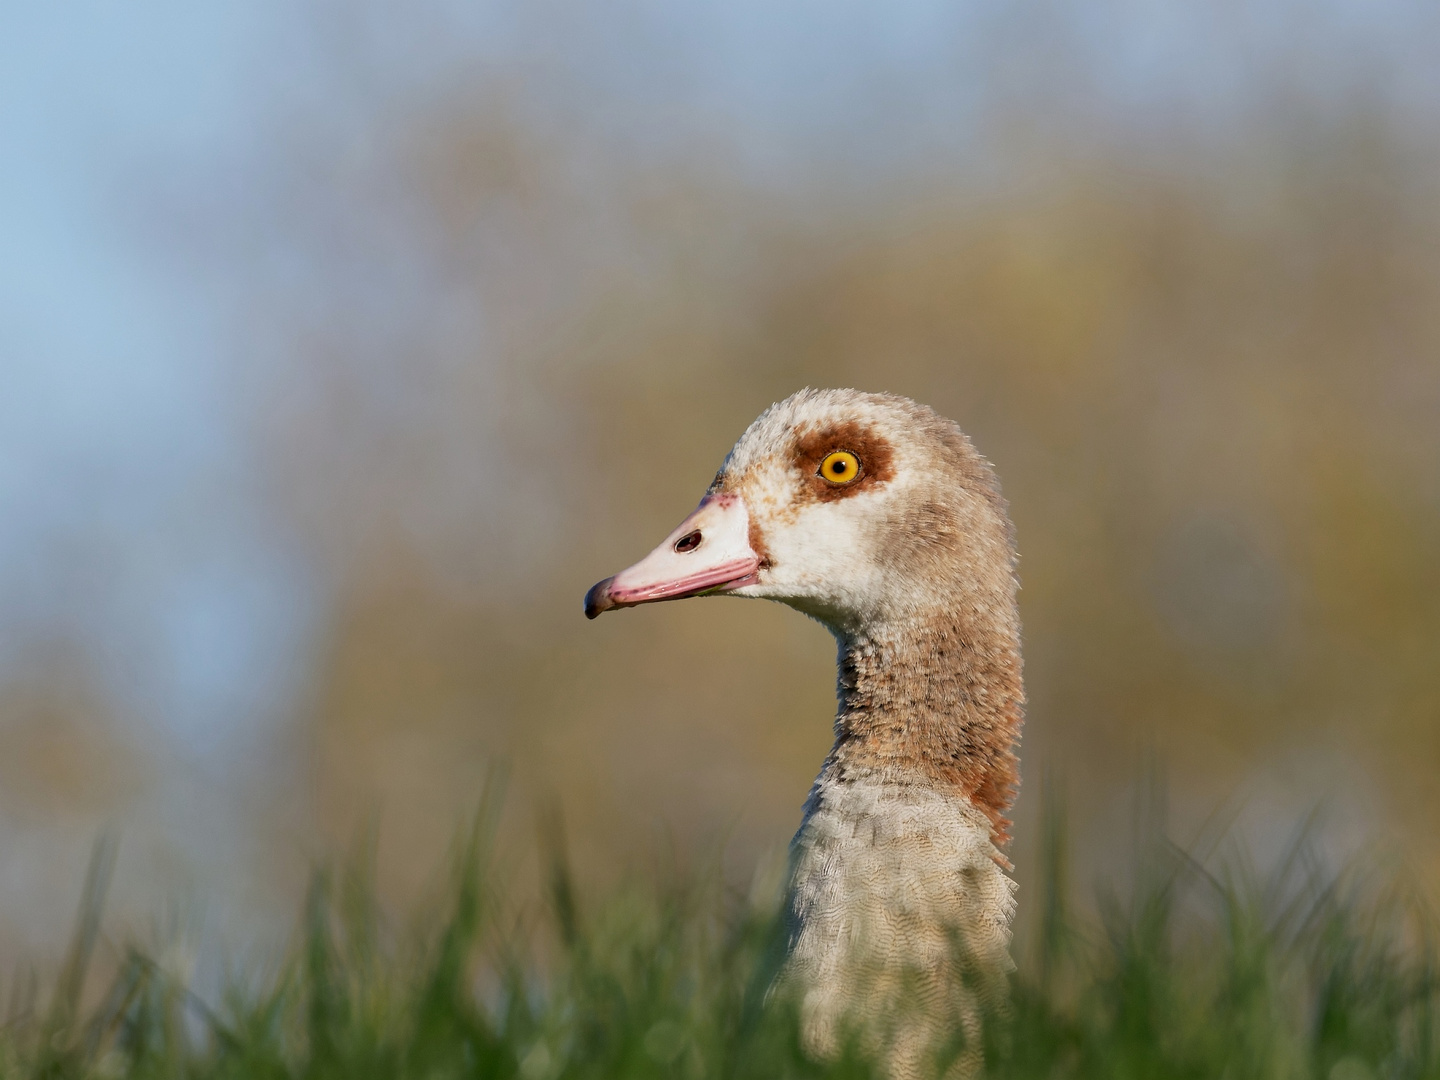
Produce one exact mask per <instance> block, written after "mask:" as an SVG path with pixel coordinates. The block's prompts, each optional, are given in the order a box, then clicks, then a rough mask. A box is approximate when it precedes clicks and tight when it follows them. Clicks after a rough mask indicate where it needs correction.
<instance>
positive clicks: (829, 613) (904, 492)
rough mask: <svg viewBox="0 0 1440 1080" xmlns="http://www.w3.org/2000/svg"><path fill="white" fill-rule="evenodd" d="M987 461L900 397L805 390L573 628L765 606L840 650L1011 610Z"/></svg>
mask: <svg viewBox="0 0 1440 1080" xmlns="http://www.w3.org/2000/svg"><path fill="white" fill-rule="evenodd" d="M1012 552H1013V546H1012V542H1011V539H1010V528H1009V522H1008V519H1007V517H1006V514H1005V506H1004V502H1003V500H1002V499H1001V498H1000V495H999V491H998V488H997V486H996V484H995V481H994V479H993V474H992V472H991V470H990V467H989V465H988V463H986V462H985V460H984V459H983V458H982V457H981V456H980V455H979V454H978V453H977V452H976V451H975V449H974V448H973V446H972V445H971V444H970V441H969V440H968V439H967V438H966V437H965V435H963V434H962V433H961V432H960V429H959V428H958V427H957V426H956V425H955V424H954V423H952V422H951V421H949V420H946V419H944V418H943V417H941V416H939V415H938V414H936V413H935V412H933V411H932V410H931V409H929V408H927V407H925V406H923V405H919V404H917V403H915V402H913V401H911V400H909V399H908V398H902V397H896V396H893V395H889V394H870V393H862V392H859V391H855V390H802V391H801V392H799V393H797V394H795V395H793V396H791V397H789V398H787V399H786V400H784V401H782V402H780V403H778V404H776V405H773V406H771V407H770V408H769V409H767V410H766V411H765V412H764V413H762V414H761V416H760V417H759V418H758V419H756V420H755V422H754V423H753V424H751V425H750V427H749V428H748V429H747V430H746V432H745V433H744V434H743V435H742V436H741V437H740V439H739V441H738V442H737V443H736V444H735V446H734V448H733V449H732V450H731V451H730V453H729V455H728V456H727V457H726V459H725V462H724V464H723V465H722V466H721V468H720V471H719V472H718V473H717V474H716V476H715V479H714V481H713V483H712V484H711V485H710V488H709V490H708V491H707V492H706V494H705V497H704V498H703V499H702V500H701V501H700V505H699V506H698V507H697V508H696V509H695V511H694V512H693V513H691V514H690V515H689V516H688V517H686V518H685V520H684V521H682V522H681V523H680V524H679V525H678V526H676V527H675V529H674V530H673V531H672V532H671V533H670V535H669V536H667V537H666V538H665V539H664V541H662V542H661V544H660V545H659V546H658V547H656V548H655V550H654V551H652V552H651V553H650V554H649V555H647V556H646V557H645V558H643V559H641V560H640V561H639V562H637V563H636V564H635V565H633V566H631V567H629V568H628V569H626V570H622V571H621V572H620V573H618V574H616V575H614V576H613V577H609V578H606V579H605V580H604V581H601V582H599V583H597V584H596V585H595V586H594V587H593V588H591V589H590V591H589V593H588V594H587V595H586V597H585V614H586V615H587V616H589V617H590V618H592V619H593V618H595V617H596V616H598V615H599V614H601V613H602V612H605V611H610V610H613V609H616V608H622V607H631V606H634V605H637V604H648V603H654V602H657V601H661V600H678V599H681V598H683V597H691V596H711V595H733V596H741V597H754V598H763V599H769V600H776V601H780V602H782V603H785V604H788V605H790V606H791V607H794V608H796V609H798V610H800V611H802V612H804V613H805V614H807V615H810V616H811V617H813V618H815V619H817V620H819V621H820V622H822V623H824V624H825V625H826V626H828V627H829V628H830V629H831V630H832V631H833V632H834V633H835V634H836V635H837V636H838V637H841V638H842V639H844V638H846V637H852V636H854V635H857V634H861V635H863V634H864V633H865V632H866V631H867V630H868V629H871V628H876V627H881V626H895V625H903V624H906V623H913V622H915V621H917V620H919V621H923V620H924V619H925V618H926V617H927V615H928V614H930V613H933V612H935V611H936V610H937V609H940V608H945V609H950V610H953V609H954V608H955V607H956V606H957V605H960V606H962V607H968V608H972V609H974V608H976V607H977V605H978V607H980V608H987V607H995V606H997V605H998V607H1000V608H1004V609H1007V610H1008V609H1009V608H1010V607H1011V606H1012V605H1013V590H1014V581H1013V556H1012Z"/></svg>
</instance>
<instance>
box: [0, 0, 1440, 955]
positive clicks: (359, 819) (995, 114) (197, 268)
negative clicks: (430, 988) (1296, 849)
mask: <svg viewBox="0 0 1440 1080" xmlns="http://www.w3.org/2000/svg"><path fill="white" fill-rule="evenodd" d="M1437 42H1440V8H1436V7H1434V6H1433V5H1426V4H1415V3H1404V2H1399V0H1376V2H1373V3H1365V4H1360V3H1354V2H1350V3H1345V2H1339V0H1266V2H1262V3H1252V4H1239V3H1213V2H1206V3H1200V2H1195V3H1179V4H1162V5H1156V4H1146V3H1139V2H1135V0H1089V2H1087V3H1085V4H1064V3H1058V2H1055V0H1007V2H1003V3H1001V2H996V0H951V2H949V3H937V2H934V0H891V2H889V3H885V4H861V3H849V2H838V3H837V2H830V3H824V4H821V3H810V2H804V3H797V4H792V5H775V4H770V3H762V2H758V0H731V2H729V3H726V4H700V3H688V4H676V3H660V2H653V0H625V2H622V3H617V4H606V5H584V4H576V3H568V2H565V0H554V2H551V0H542V2H538V3H518V2H516V3H494V4H462V3H446V2H443V0H423V2H417V3H412V4H407V5H382V4H368V3H364V2H356V3H338V2H327V0H305V2H299V3H296V2H292V0H286V2H283V3H282V2H280V0H257V2H252V3H248V4H238V3H232V4H205V5H190V4H181V3H178V2H173V0H171V2H159V0H145V2H139V3H133V4H127V5H121V6H116V5H109V4H101V3H95V2H85V3H80V4H69V5H49V6H45V5H31V6H29V7H28V10H26V9H22V6H21V5H10V6H8V7H7V8H6V9H5V10H4V12H3V13H0V253H3V257H0V964H11V963H13V962H15V961H16V960H17V959H25V960H33V961H36V962H46V961H47V958H50V957H53V956H55V955H57V953H58V949H59V947H60V943H62V942H63V940H64V938H65V936H66V935H67V933H68V930H69V926H70V922H71V919H72V917H73V910H74V904H75V903H76V902H77V901H78V894H79V885H80V881H81V879H82V877H83V873H84V866H85V862H86V858H87V853H88V851H89V848H90V845H91V843H92V841H93V840H94V838H95V836H96V835H97V834H98V833H100V832H101V831H102V830H105V829H110V830H112V831H114V832H116V833H118V835H119V836H120V841H121V843H120V854H119V870H118V873H117V877H116V885H115V890H114V894H113V899H112V905H111V910H112V916H113V918H114V919H116V920H118V921H120V922H121V923H122V924H123V923H124V921H125V920H129V921H131V922H134V923H136V924H142V923H143V922H144V920H145V919H147V918H152V917H157V916H160V915H161V914H163V913H164V912H166V911H172V910H175V909H176V908H177V907H179V908H183V909H185V910H189V911H199V912H201V913H203V914H202V920H203V921H204V923H205V925H206V926H207V928H208V930H207V933H213V934H216V935H219V937H221V938H222V939H224V940H227V941H230V942H238V943H242V944H243V943H245V942H248V941H254V940H267V939H271V938H275V937H277V936H283V934H284V932H285V931H286V929H287V928H288V927H289V926H290V925H291V920H292V918H293V914H294V912H295V910H296V904H297V902H298V898H299V896H300V894H301V892H302V890H303V887H304V882H305V879H306V875H307V874H308V872H309V869H310V868H311V866H312V865H313V864H314V862H315V861H316V860H320V859H325V858H328V857H330V856H331V855H333V853H335V852H337V851H343V850H346V849H347V848H351V847H353V846H354V845H356V844H363V843H364V842H366V841H364V839H363V838H364V837H366V836H373V837H375V838H376V840H375V842H376V844H377V847H376V851H377V853H378V855H377V858H378V868H379V869H378V872H379V876H380V881H381V884H382V887H383V890H384V893H385V896H386V897H387V898H388V899H389V901H390V902H392V903H394V904H396V905H402V906H403V905H405V904H409V903H411V902H413V901H414V899H415V898H416V897H418V896H422V895H424V893H425V891H426V890H427V889H428V888H429V887H430V886H431V885H433V883H434V880H435V874H436V871H437V868H438V866H439V865H440V862H441V859H442V856H443V853H444V851H445V850H446V848H447V846H448V845H449V843H450V841H451V839H452V837H453V835H454V833H455V830H456V828H457V826H458V825H459V824H460V823H461V821H462V820H463V819H464V817H465V816H466V814H468V813H469V812H471V811H472V810H473V809H474V807H475V805H476V803H477V801H478V799H479V797H480V793H481V790H482V788H483V787H484V784H485V778H486V777H487V775H489V774H490V773H491V771H492V770H494V769H496V768H501V769H503V771H504V772H505V774H506V776H507V777H508V781H507V783H508V795H507V798H506V804H505V805H506V812H505V819H504V826H503V836H504V842H505V845H506V851H507V852H508V853H509V854H508V856H507V857H508V858H509V859H511V860H512V863H513V865H514V866H515V867H516V868H517V869H516V875H517V877H516V880H517V881H522V882H523V881H525V880H529V878H527V876H526V875H530V876H532V877H533V874H534V870H535V866H536V864H537V862H538V860H537V858H536V856H535V849H536V844H537V841H536V837H537V835H539V832H540V831H541V825H540V823H541V822H543V821H545V820H547V819H550V818H552V817H554V816H555V815H556V814H557V813H558V814H559V815H560V816H561V817H562V818H563V820H564V822H565V828H566V833H567V836H568V844H569V848H570V851H571V854H572V856H573V857H574V858H575V860H576V863H577V866H578V869H579V872H580V874H581V877H582V880H583V881H584V882H587V883H589V885H590V886H592V887H594V888H597V889H598V888H603V887H604V886H605V885H606V884H607V883H612V882H614V881H616V880H617V879H619V878H620V877H622V876H623V875H625V874H627V873H631V872H633V871H636V870H638V869H643V868H644V867H646V866H649V865H650V864H651V863H653V861H654V860H655V859H656V858H657V853H658V852H663V851H667V850H674V851H678V852H680V853H681V854H682V855H685V854H686V853H698V854H697V856H696V857H698V856H699V855H700V854H704V853H714V852H715V851H717V850H723V852H724V858H725V859H726V865H727V866H728V867H729V868H730V873H731V874H732V877H733V879H734V880H735V881H736V882H737V883H739V884H740V885H743V884H744V883H745V882H746V881H747V880H749V878H748V875H749V874H750V872H751V869H752V868H753V867H754V866H755V865H756V862H757V860H763V859H764V858H767V857H773V855H774V854H775V853H776V852H779V851H783V848H784V845H785V843H786V842H787V841H788V838H789V836H790V834H791V832H792V831H793V829H794V827H795V825H796V824H797V822H798V818H799V808H800V804H801V802H802V801H803V799H804V796H805V793H806V789H807V787H808V785H809V783H810V780H811V779H812V778H813V776H814V774H815V772H816V770H817V768H818V766H819V763H820V761H821V758H822V757H823V755H824V753H825V751H826V749H827V748H828V746H829V742H830V722H831V717H832V713H833V670H832V664H833V645H832V643H831V642H830V640H829V638H828V636H827V635H826V634H825V632H824V631H823V630H822V629H821V628H820V627H819V626H817V625H815V624H813V623H810V622H808V621H806V620H805V619H803V618H801V617H800V616H798V615H796V614H795V613H794V612H791V611H789V610H786V609H783V608H780V607H778V606H773V605H762V604H745V603H741V602H739V601H734V600H728V601H719V600H715V601H708V602H704V603H701V602H694V603H686V604H674V605H662V606H658V607H654V608H647V609H642V610H640V611H634V612H625V613H621V614H619V615H617V616H611V617H607V618H605V619H603V620H600V621H599V622H597V623H594V624H590V623H587V622H586V621H585V620H584V619H583V618H582V617H581V611H580V608H581V604H580V601H581V597H582V595H583V594H584V592H585V590H586V588H587V587H588V586H589V585H590V584H591V583H592V582H594V581H595V580H597V579H599V578H601V577H603V576H605V575H607V574H609V573H611V572H613V571H615V570H617V569H619V568H620V567H622V566H624V565H626V564H628V563H629V562H630V561H633V560H634V559H635V558H636V557H638V556H639V555H641V554H643V553H644V552H646V551H648V550H649V549H650V547H651V546H653V544H654V543H656V542H657V541H658V540H659V538H660V537H662V536H663V535H664V534H665V533H666V532H667V531H668V530H669V529H670V528H671V527H672V526H673V525H674V524H675V523H676V522H677V521H678V520H679V519H680V518H681V517H682V516H683V515H684V514H685V513H686V512H688V510H689V509H690V508H691V507H693V505H694V504H695V502H696V501H697V500H698V499H699V497H700V495H701V494H702V492H703V490H704V488H705V486H706V484H707V483H708V482H709V479H710V477H711V476H712V474H713V472H714V470H715V468H716V467H717V466H718V464H719V462H720V460H721V459H722V457H723V455H724V454H725V452H726V450H727V449H728V448H729V447H730V445H731V443H732V442H733V441H734V439H735V438H736V437H737V436H738V434H739V433H740V432H741V431H742V430H743V429H744V427H745V425H746V424H747V423H748V422H749V421H750V420H751V419H752V418H753V417H754V416H755V415H756V414H757V413H758V412H759V411H760V410H761V409H763V408H764V407H765V406H766V405H768V404H769V403H770V402H772V401H774V400H776V399H778V398H781V397H783V396H785V395H787V394H789V393H791V392H792V391H794V390H796V389H798V388H799V387H801V386H804V385H807V384H809V385H822V386H833V385H842V386H843V385H853V386H858V387H861V388H865V389H874V390H890V391H894V392H897V393H902V394H907V395H910V396H913V397H915V398H918V399H920V400H922V401H925V402H927V403H929V404H931V405H933V406H934V407H935V408H936V409H938V410H939V411H940V412H942V413H944V414H946V415H948V416H950V417H952V418H954V419H956V420H957V421H959V422H960V423H961V425H962V426H963V427H964V428H965V429H966V430H967V431H968V432H969V433H970V434H971V435H972V437H973V438H974V439H975V441H976V442H977V444H978V445H979V447H980V448H981V450H982V451H983V452H984V453H986V454H987V455H988V456H989V457H990V458H991V459H992V460H993V461H994V462H995V464H996V466H997V468H998V470H999V472H1000V476H1001V478H1002V481H1003V483H1004V486H1005V490H1006V494H1007V495H1008V497H1009V499H1010V502H1011V507H1012V511H1013V516H1014V518H1015V521H1016V524H1017V528H1018V535H1019V544H1020V549H1021V553H1022V561H1021V575H1022V580H1023V592H1022V597H1021V600H1022V610H1023V616H1024V620H1025V626H1026V662H1027V677H1028V684H1029V689H1030V696H1031V704H1030V709H1029V720H1028V725H1027V728H1026V734H1025V743H1024V747H1023V754H1022V759H1023V763H1024V773H1025V777H1026V785H1027V786H1026V787H1025V789H1024V792H1023V794H1022V797H1021V800H1020V803H1019V805H1018V807H1017V811H1016V816H1017V820H1018V828H1017V841H1016V847H1015V856H1016V859H1017V862H1018V863H1019V864H1020V873H1021V877H1022V882H1023V879H1024V877H1025V875H1026V874H1027V873H1028V870H1027V867H1028V866H1029V865H1030V860H1031V859H1032V858H1033V845H1034V836H1035V831H1036V830H1035V821H1036V808H1037V803H1038V798H1037V796H1038V794H1039V792H1040V788H1041V784H1040V783H1039V781H1040V779H1041V777H1042V776H1043V775H1045V774H1046V773H1047V772H1053V773H1056V774H1057V775H1059V776H1060V777H1061V779H1062V780H1063V783H1064V785H1065V786H1066V788H1067V790H1068V793H1069V799H1070V805H1071V808H1072V811H1073V814H1074V820H1075V826H1076V829H1077V830H1078V838H1079V843H1080V845H1081V846H1080V849H1079V850H1080V851H1081V852H1082V853H1083V860H1082V865H1081V866H1079V867H1077V868H1076V872H1077V879H1078V880H1079V881H1080V882H1081V883H1082V884H1083V885H1084V886H1085V887H1086V888H1088V887H1089V885H1090V884H1091V883H1092V882H1093V881H1095V880H1103V879H1104V877H1105V876H1106V874H1107V873H1108V872H1109V871H1108V869H1107V868H1108V867H1109V866H1110V865H1111V862H1110V860H1111V858H1112V854H1111V853H1112V852H1113V851H1115V850H1118V848H1119V847H1122V846H1123V845H1124V843H1125V841H1126V840H1127V837H1128V834H1127V832H1126V829H1127V825H1126V822H1127V820H1128V819H1127V809H1126V808H1127V806H1128V799H1129V792H1130V791H1131V790H1132V787H1133V779H1134V777H1135V776H1136V773H1137V770H1138V769H1140V768H1142V766H1143V765H1144V763H1145V762H1147V761H1148V762H1157V763H1159V765H1160V766H1161V767H1163V768H1164V769H1165V770H1166V772H1167V774H1168V776H1169V780H1170V786H1171V789H1172V792H1173V794H1174V798H1175V803H1176V812H1177V814H1179V815H1180V816H1181V817H1182V818H1185V817H1186V815H1188V820H1191V821H1193V822H1200V821H1202V820H1203V819H1205V817H1206V816H1207V815H1209V814H1212V813H1214V812H1216V811H1217V808H1220V810H1221V813H1222V814H1230V815H1238V818H1239V819H1240V821H1241V823H1242V825H1243V827H1244V828H1245V829H1247V830H1249V832H1250V834H1251V835H1252V837H1253V838H1254V841H1255V843H1256V844H1257V845H1258V846H1259V847H1260V848H1261V849H1264V848H1265V846H1266V845H1267V844H1270V845H1272V846H1273V845H1274V844H1278V843H1279V842H1280V841H1279V839H1278V838H1279V837H1281V836H1283V834H1285V833H1287V832H1288V831H1289V830H1290V829H1291V828H1293V826H1294V825H1295V824H1296V822H1297V821H1298V820H1299V819H1300V818H1301V817H1303V816H1304V815H1305V814H1306V813H1307V812H1308V811H1309V810H1310V809H1311V808H1312V807H1315V806H1317V805H1322V806H1324V807H1325V808H1326V810H1325V812H1324V814H1323V815H1322V817H1323V821H1324V822H1325V825H1324V827H1325V828H1326V829H1328V830H1329V832H1328V834H1327V835H1330V836H1332V837H1333V838H1334V843H1335V845H1337V848H1338V849H1343V850H1350V851H1353V850H1361V849H1369V848H1374V849H1376V850H1387V851H1389V850H1393V851H1394V852H1396V853H1398V854H1399V855H1401V856H1402V857H1403V858H1404V859H1405V860H1407V862H1408V863H1409V864H1410V865H1413V866H1414V867H1416V868H1417V870H1418V871H1419V872H1420V873H1421V874H1422V875H1423V876H1425V877H1427V878H1428V879H1429V880H1431V881H1432V882H1433V881H1436V880H1440V838H1437V829H1436V827H1435V826H1436V824H1437V822H1440V783H1437V782H1436V774H1437V772H1440V62H1437ZM1023 896H1024V893H1023V892H1022V906H1023Z"/></svg>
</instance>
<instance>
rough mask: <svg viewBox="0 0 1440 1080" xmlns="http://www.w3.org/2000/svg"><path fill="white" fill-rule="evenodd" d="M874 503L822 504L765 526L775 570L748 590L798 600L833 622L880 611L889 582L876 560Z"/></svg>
mask: <svg viewBox="0 0 1440 1080" xmlns="http://www.w3.org/2000/svg"><path fill="white" fill-rule="evenodd" d="M869 502H871V500H870V499H867V498H864V497H861V498H855V499H845V500H841V501H837V502H831V503H818V504H814V505H811V506H807V507H805V508H804V509H802V510H801V511H799V513H797V514H795V515H794V516H793V517H791V518H788V519H787V518H783V517H782V518H781V519H780V520H779V521H777V522H775V523H773V524H771V525H770V527H768V528H765V544H766V547H767V549H768V553H769V555H770V560H771V568H770V569H769V570H768V571H767V572H766V573H765V575H764V576H763V579H762V581H761V583H760V584H759V585H755V586H752V587H751V589H749V590H746V591H747V592H749V593H750V594H751V595H754V596H765V597H770V598H772V599H776V600H786V601H790V602H793V603H795V605H796V606H797V607H799V608H801V609H802V610H805V611H808V612H810V613H811V614H814V615H817V616H820V617H822V618H827V621H829V619H831V618H836V617H839V616H841V615H843V614H850V615H855V614H860V613H862V612H865V611H867V610H869V609H870V608H872V607H874V605H875V603H876V602H877V600H878V599H879V598H880V597H882V596H883V595H884V591H883V585H884V582H883V580H882V579H883V573H882V570H881V568H880V567H879V566H877V565H876V563H875V560H874V559H873V557H872V551H871V549H872V547H873V535H872V533H873V529H872V528H871V527H870V525H869V519H870V516H871V515H872V514H873V513H874V512H875V510H876V507H874V506H869V505H866V504H867V503H869ZM762 527H763V526H762Z"/></svg>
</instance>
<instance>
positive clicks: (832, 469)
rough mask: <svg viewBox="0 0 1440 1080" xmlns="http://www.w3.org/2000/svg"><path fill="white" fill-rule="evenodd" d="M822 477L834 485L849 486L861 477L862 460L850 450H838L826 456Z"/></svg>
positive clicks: (822, 463) (821, 464)
mask: <svg viewBox="0 0 1440 1080" xmlns="http://www.w3.org/2000/svg"><path fill="white" fill-rule="evenodd" d="M820 475H821V476H823V477H824V478H825V479H826V480H828V481H830V483H832V484H848V483H850V481H852V480H854V479H855V478H856V477H857V476H859V475H860V459H859V458H857V457H856V456H855V455H854V454H852V453H851V452H850V451H849V450H836V451H835V452H833V453H830V454H826V455H825V460H824V461H822V462H821V463H820Z"/></svg>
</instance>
